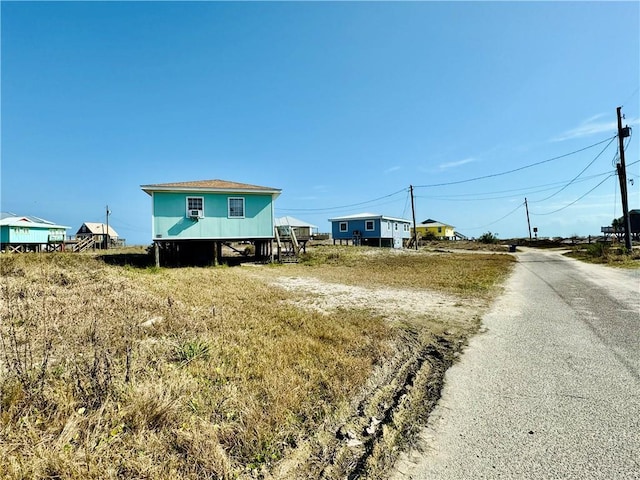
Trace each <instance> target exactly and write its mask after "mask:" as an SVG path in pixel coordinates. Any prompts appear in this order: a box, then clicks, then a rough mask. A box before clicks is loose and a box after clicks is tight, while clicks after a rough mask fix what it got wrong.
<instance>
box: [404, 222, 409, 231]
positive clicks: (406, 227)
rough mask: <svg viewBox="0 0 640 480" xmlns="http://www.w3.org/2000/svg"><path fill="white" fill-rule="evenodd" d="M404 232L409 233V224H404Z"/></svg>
mask: <svg viewBox="0 0 640 480" xmlns="http://www.w3.org/2000/svg"><path fill="white" fill-rule="evenodd" d="M404 231H405V232H408V231H409V225H408V224H407V223H405V224H404Z"/></svg>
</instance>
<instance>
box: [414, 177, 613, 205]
mask: <svg viewBox="0 0 640 480" xmlns="http://www.w3.org/2000/svg"><path fill="white" fill-rule="evenodd" d="M610 174H611V171H606V172H603V173H598V174H595V175H590V176H588V177H584V178H581V179H580V180H577V181H575V182H574V184H575V183H580V182H586V181H588V180H592V179H594V178H598V177H602V176H604V175H610ZM566 182H567V180H564V181H562V182H554V183H551V184H546V185H539V186H533V187H529V188H527V189H513V190H503V191H502V192H504V193H508V192H516V193H511V194H510V195H500V196H496V197H487V196H484V197H471V198H458V197H470V196H472V195H491V194H490V193H483V194H469V193H462V194H459V195H434V196H431V195H415V198H424V199H428V200H444V201H447V202H482V201H485V200H501V199H504V198H514V197H516V196H519V195H531V194H535V193H541V192H548V191H549V190H554V189H555V188H557V186H558V185H563V184H564V183H566ZM547 185H550V186H547ZM538 187H546V188H538ZM534 188H538V189H537V190H533V189H534ZM495 193H501V192H499V191H498V192H495Z"/></svg>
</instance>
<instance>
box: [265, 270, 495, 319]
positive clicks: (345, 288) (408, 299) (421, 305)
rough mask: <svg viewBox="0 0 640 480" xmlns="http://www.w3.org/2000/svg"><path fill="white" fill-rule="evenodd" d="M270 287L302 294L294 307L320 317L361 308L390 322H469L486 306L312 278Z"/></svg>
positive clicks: (284, 279) (280, 281)
mask: <svg viewBox="0 0 640 480" xmlns="http://www.w3.org/2000/svg"><path fill="white" fill-rule="evenodd" d="M272 281H273V284H274V285H276V286H279V287H281V288H284V289H286V290H289V291H297V292H304V294H305V297H304V298H302V299H300V300H297V301H295V303H296V305H298V306H300V307H302V308H307V309H311V310H316V311H319V312H321V313H327V312H329V311H334V310H336V309H339V308H362V309H368V310H370V311H371V312H372V313H375V314H378V315H381V316H383V317H385V318H387V319H389V320H403V319H405V320H406V319H407V318H414V319H415V318H416V317H420V316H429V315H434V314H436V313H437V314H438V317H440V318H441V319H456V320H461V319H468V318H470V317H473V316H474V315H475V314H477V312H478V310H479V309H482V308H483V307H485V306H486V304H484V303H483V302H481V301H478V300H471V301H470V300H464V301H463V300H461V299H460V298H458V297H455V296H452V295H445V294H442V293H439V292H435V291H431V290H417V289H397V288H365V287H359V286H353V285H344V284H340V283H329V282H325V281H322V280H319V279H317V278H313V277H278V278H276V279H273V280H272Z"/></svg>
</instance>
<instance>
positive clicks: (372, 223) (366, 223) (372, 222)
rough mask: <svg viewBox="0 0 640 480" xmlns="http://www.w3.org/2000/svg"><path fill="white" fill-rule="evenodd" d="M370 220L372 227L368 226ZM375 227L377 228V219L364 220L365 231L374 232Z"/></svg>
mask: <svg viewBox="0 0 640 480" xmlns="http://www.w3.org/2000/svg"><path fill="white" fill-rule="evenodd" d="M369 222H371V228H367V225H368V224H369ZM375 229H376V222H375V220H365V221H364V231H365V232H373V231H374V230H375Z"/></svg>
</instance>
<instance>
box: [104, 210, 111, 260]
mask: <svg viewBox="0 0 640 480" xmlns="http://www.w3.org/2000/svg"><path fill="white" fill-rule="evenodd" d="M110 213H111V212H110V211H109V205H107V234H106V235H105V237H104V248H105V250H109V214H110Z"/></svg>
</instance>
